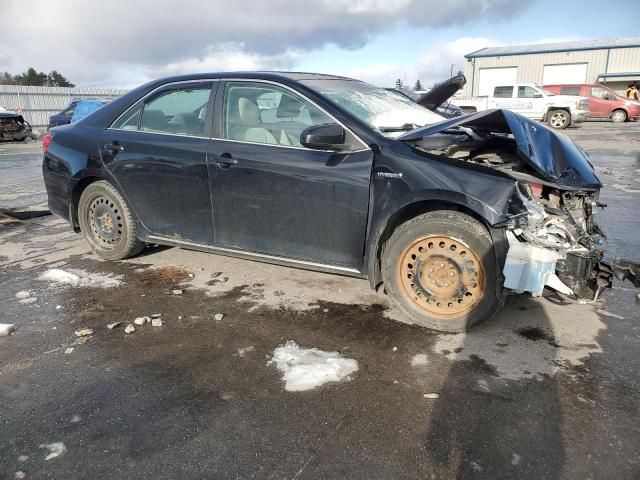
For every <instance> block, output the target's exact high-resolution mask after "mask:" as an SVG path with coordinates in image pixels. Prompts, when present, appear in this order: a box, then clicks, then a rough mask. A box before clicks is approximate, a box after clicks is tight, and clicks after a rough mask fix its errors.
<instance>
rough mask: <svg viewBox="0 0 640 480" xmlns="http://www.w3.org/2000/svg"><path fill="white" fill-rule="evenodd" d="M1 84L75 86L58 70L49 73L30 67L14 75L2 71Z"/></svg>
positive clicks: (0, 75)
mask: <svg viewBox="0 0 640 480" xmlns="http://www.w3.org/2000/svg"><path fill="white" fill-rule="evenodd" d="M0 85H25V86H35V87H75V84H74V83H71V82H70V81H69V80H67V78H66V77H65V76H64V75H62V74H61V73H60V72H58V71H57V70H52V71H51V72H49V73H44V72H38V71H37V70H36V69H35V68H33V67H30V68H29V69H28V70H27V71H26V72H23V73H18V74H15V75H12V74H11V73H9V72H2V73H0Z"/></svg>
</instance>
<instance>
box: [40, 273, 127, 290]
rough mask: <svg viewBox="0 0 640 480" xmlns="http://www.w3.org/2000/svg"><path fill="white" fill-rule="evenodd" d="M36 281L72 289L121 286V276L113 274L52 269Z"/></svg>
mask: <svg viewBox="0 0 640 480" xmlns="http://www.w3.org/2000/svg"><path fill="white" fill-rule="evenodd" d="M38 280H42V281H47V282H52V283H59V284H61V285H71V286H72V287H97V288H112V287H119V286H120V285H121V284H122V275H115V274H113V273H89V272H85V271H84V270H77V269H70V270H61V269H59V268H52V269H51V270H47V271H46V272H45V273H43V274H42V275H40V276H39V277H38Z"/></svg>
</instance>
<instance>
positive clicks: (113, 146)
mask: <svg viewBox="0 0 640 480" xmlns="http://www.w3.org/2000/svg"><path fill="white" fill-rule="evenodd" d="M104 149H105V150H106V151H107V152H111V153H113V154H114V155H115V154H116V153H119V152H122V151H124V147H123V146H122V145H120V144H119V143H118V142H113V143H107V144H106V145H105V146H104Z"/></svg>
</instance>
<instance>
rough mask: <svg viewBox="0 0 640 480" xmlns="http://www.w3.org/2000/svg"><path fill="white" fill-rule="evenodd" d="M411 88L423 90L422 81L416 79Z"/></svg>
mask: <svg viewBox="0 0 640 480" xmlns="http://www.w3.org/2000/svg"><path fill="white" fill-rule="evenodd" d="M413 89H414V90H415V91H418V90H424V88H422V83H421V82H420V79H417V80H416V84H415V85H414V86H413Z"/></svg>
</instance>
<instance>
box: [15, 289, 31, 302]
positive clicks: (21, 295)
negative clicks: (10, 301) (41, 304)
mask: <svg viewBox="0 0 640 480" xmlns="http://www.w3.org/2000/svg"><path fill="white" fill-rule="evenodd" d="M30 296H31V292H30V291H29V290H20V291H19V292H18V293H16V298H17V299H18V300H22V299H24V298H29V297H30Z"/></svg>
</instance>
